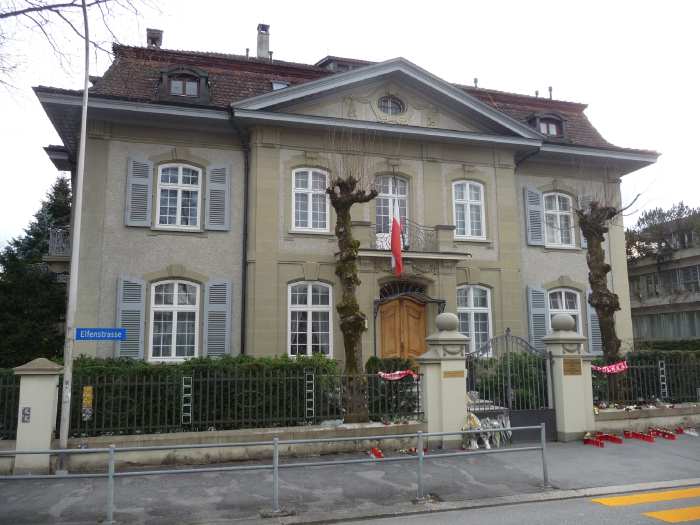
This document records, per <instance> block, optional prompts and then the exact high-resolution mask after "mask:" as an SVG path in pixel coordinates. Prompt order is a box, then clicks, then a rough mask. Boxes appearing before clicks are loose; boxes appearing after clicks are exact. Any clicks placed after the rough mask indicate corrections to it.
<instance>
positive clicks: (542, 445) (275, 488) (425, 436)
mask: <svg viewBox="0 0 700 525" xmlns="http://www.w3.org/2000/svg"><path fill="white" fill-rule="evenodd" d="M523 430H525V431H532V430H537V431H538V434H539V436H538V440H537V441H539V443H536V444H533V445H531V446H524V447H510V448H492V449H480V450H471V451H462V450H458V451H455V452H438V453H430V454H426V453H425V448H427V446H429V445H430V442H431V441H433V440H436V439H438V440H442V439H443V438H445V437H449V436H460V437H461V438H462V439H464V437H465V436H467V435H479V434H481V435H483V434H485V433H493V432H499V433H500V432H514V431H523ZM545 436H546V428H545V424H544V423H542V424H540V425H536V426H521V427H508V428H499V429H479V430H463V431H458V432H430V433H428V432H420V431H419V432H417V433H415V434H385V435H379V436H359V437H358V436H355V437H328V438H314V439H292V440H285V441H280V440H279V438H278V437H274V438H273V439H272V441H256V442H249V443H213V444H196V445H158V446H150V447H149V446H147V447H123V448H122V447H115V446H114V445H110V446H109V447H108V448H93V449H90V448H87V449H81V448H77V449H49V450H6V451H3V450H0V457H3V456H16V455H20V454H51V455H58V456H59V457H63V456H67V455H70V454H105V453H106V454H107V455H108V456H107V472H105V473H94V474H93V473H79V474H63V473H56V474H53V475H50V474H45V475H44V474H17V475H0V481H15V480H38V479H41V480H47V479H48V480H62V479H68V478H106V479H107V498H106V500H107V501H106V508H105V519H104V521H103V522H102V523H105V524H113V523H115V521H114V512H115V510H116V509H115V503H114V493H115V479H116V478H120V477H134V476H157V475H178V474H199V473H206V472H236V471H250V470H271V471H272V510H271V512H268V513H264V514H265V515H268V516H270V517H272V516H276V515H277V516H279V515H282V508H281V506H280V498H279V486H280V485H279V471H280V469H282V468H308V467H333V466H341V467H344V466H346V465H355V464H363V463H375V464H379V463H391V462H397V461H415V462H416V499H415V500H414V501H415V502H416V503H420V502H429V501H430V498H429V495H428V493H427V492H426V490H425V481H426V480H425V475H424V474H423V470H424V464H425V461H427V460H432V459H443V458H450V457H463V456H475V455H482V454H504V453H514V452H529V451H539V452H540V454H541V460H542V487H543V488H549V487H551V485H550V483H549V473H548V468H547V453H546V450H547V449H546V447H547V445H546V439H545ZM411 438H413V439H415V440H416V441H415V450H416V453H415V455H402V456H388V457H380V458H375V457H367V456H365V457H363V458H353V459H341V460H331V461H302V462H290V463H281V462H280V454H279V447H280V445H283V446H285V445H306V444H318V443H335V442H361V441H381V440H386V439H411ZM253 446H254V447H271V448H272V451H271V452H272V454H271V455H272V463H271V464H269V463H261V464H257V465H228V466H211V467H197V468H180V469H172V470H164V469H161V470H136V471H131V472H117V471H116V453H118V452H127V453H128V452H145V451H155V450H171V451H175V450H183V449H205V448H215V447H216V448H221V447H234V448H235V447H253Z"/></svg>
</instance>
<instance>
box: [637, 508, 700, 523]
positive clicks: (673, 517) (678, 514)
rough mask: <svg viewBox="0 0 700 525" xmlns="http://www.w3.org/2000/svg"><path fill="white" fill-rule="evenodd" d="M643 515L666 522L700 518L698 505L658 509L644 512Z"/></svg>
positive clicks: (680, 521)
mask: <svg viewBox="0 0 700 525" xmlns="http://www.w3.org/2000/svg"><path fill="white" fill-rule="evenodd" d="M644 515H645V516H649V517H650V518H656V519H657V520H661V521H665V522H666V523H683V522H684V521H693V520H700V507H686V508H684V509H672V510H659V511H656V512H645V513H644Z"/></svg>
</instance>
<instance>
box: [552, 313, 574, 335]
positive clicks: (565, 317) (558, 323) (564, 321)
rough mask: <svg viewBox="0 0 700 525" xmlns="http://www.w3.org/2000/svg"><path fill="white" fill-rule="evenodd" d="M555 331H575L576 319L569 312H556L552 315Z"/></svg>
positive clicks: (553, 329)
mask: <svg viewBox="0 0 700 525" xmlns="http://www.w3.org/2000/svg"><path fill="white" fill-rule="evenodd" d="M552 331H553V332H575V331H576V321H574V318H573V317H571V316H570V315H569V314H556V315H555V316H554V317H552Z"/></svg>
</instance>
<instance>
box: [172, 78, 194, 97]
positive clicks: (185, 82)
mask: <svg viewBox="0 0 700 525" xmlns="http://www.w3.org/2000/svg"><path fill="white" fill-rule="evenodd" d="M170 94H171V95H172V96H174V97H198V96H199V79H198V78H194V77H190V76H176V77H170Z"/></svg>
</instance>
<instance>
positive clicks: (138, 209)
mask: <svg viewBox="0 0 700 525" xmlns="http://www.w3.org/2000/svg"><path fill="white" fill-rule="evenodd" d="M128 164H129V166H128V170H127V172H128V173H127V178H126V207H125V210H124V223H125V224H126V225H127V226H146V227H148V226H150V225H151V201H152V200H153V195H152V188H153V163H152V162H150V161H147V160H141V159H138V160H137V159H133V158H130V159H129V160H128Z"/></svg>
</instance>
